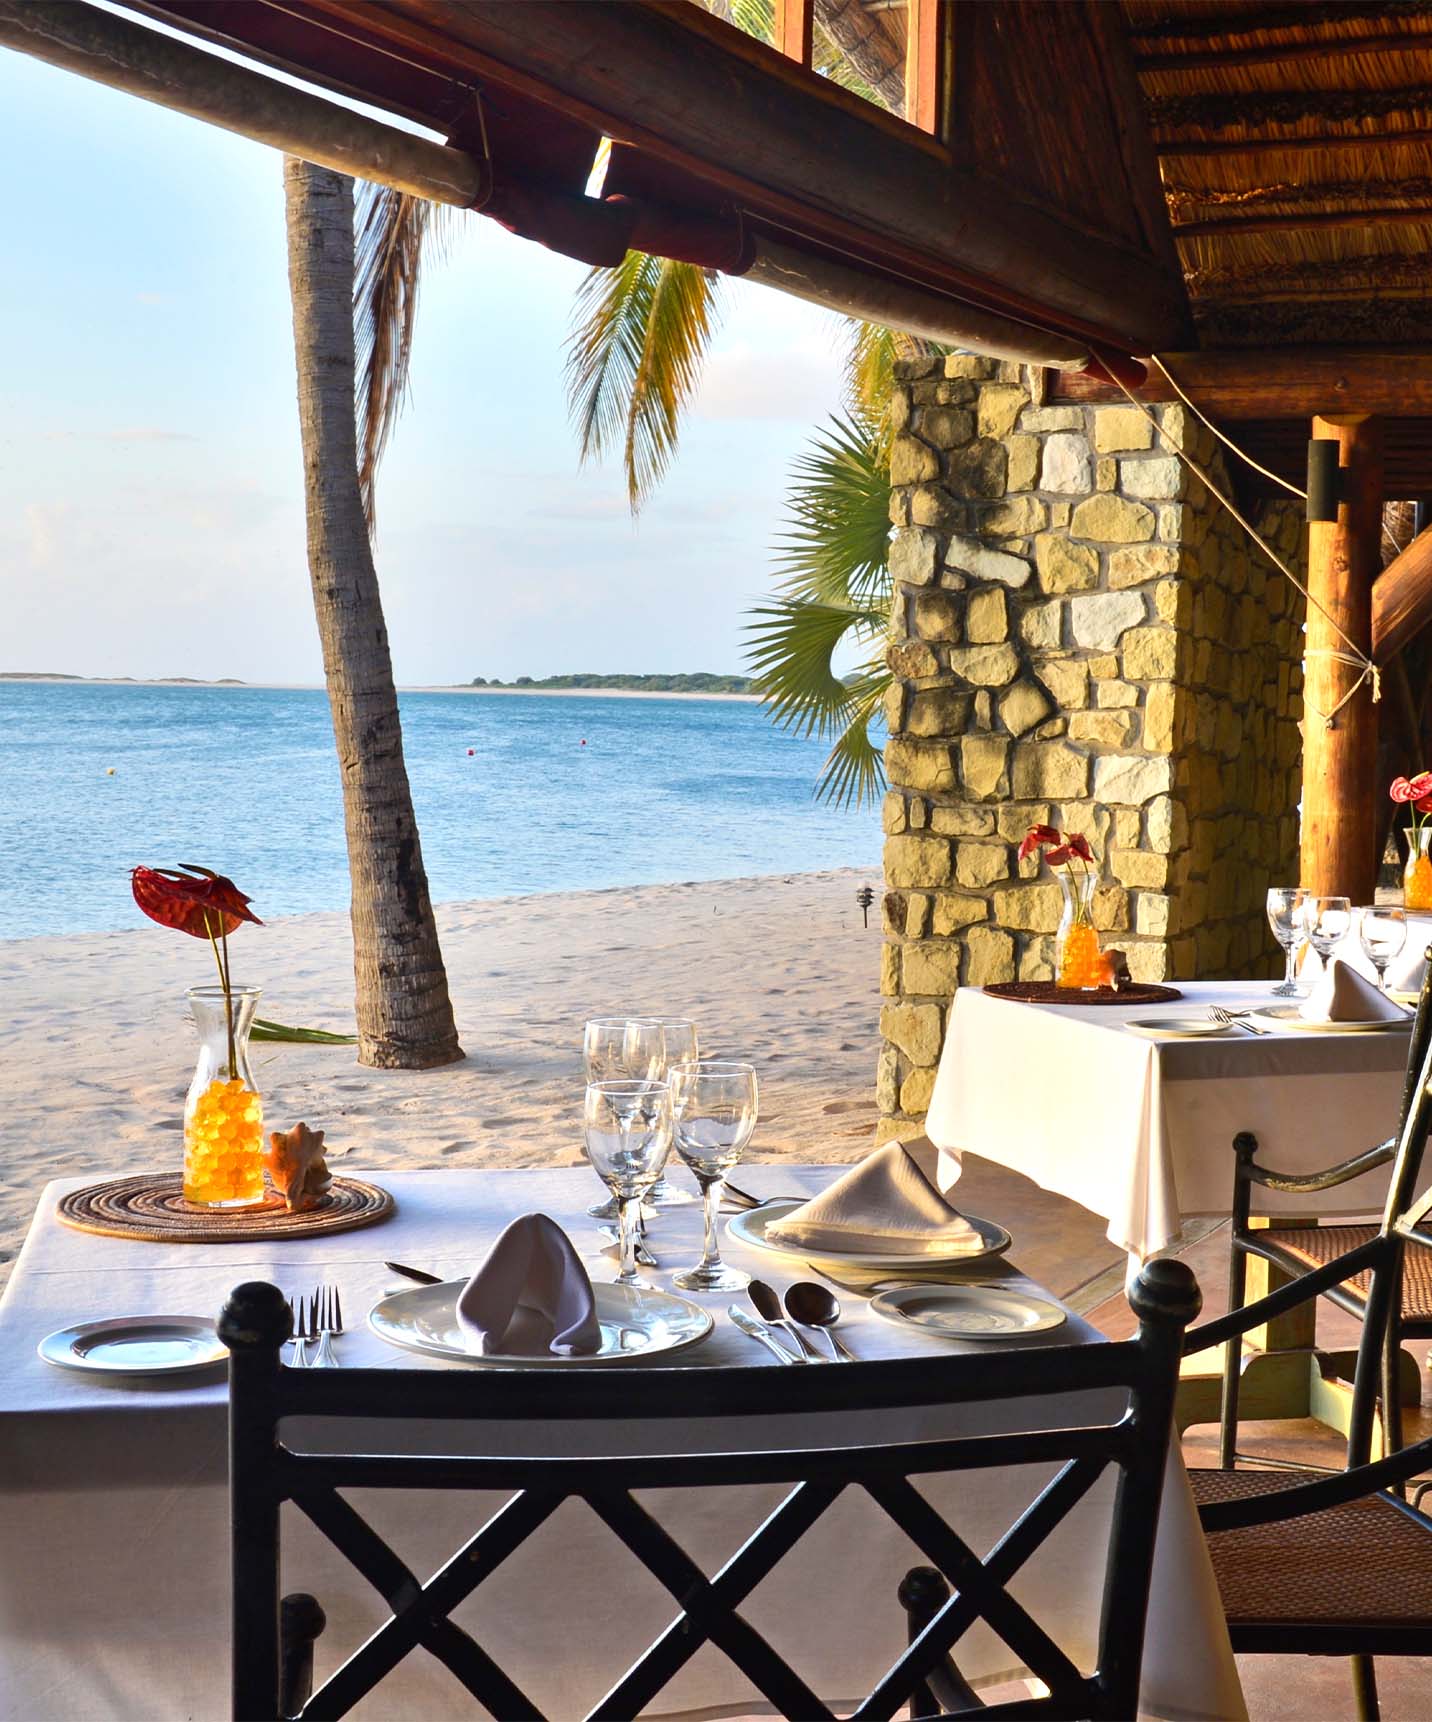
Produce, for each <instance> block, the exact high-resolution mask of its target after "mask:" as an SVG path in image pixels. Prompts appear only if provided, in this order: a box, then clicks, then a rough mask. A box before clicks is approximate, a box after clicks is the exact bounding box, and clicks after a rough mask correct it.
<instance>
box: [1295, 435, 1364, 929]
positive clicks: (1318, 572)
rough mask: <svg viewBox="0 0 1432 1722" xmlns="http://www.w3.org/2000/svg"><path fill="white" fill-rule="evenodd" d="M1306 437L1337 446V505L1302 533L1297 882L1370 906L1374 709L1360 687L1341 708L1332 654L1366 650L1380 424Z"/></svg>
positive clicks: (1351, 667)
mask: <svg viewBox="0 0 1432 1722" xmlns="http://www.w3.org/2000/svg"><path fill="white" fill-rule="evenodd" d="M1313 435H1314V436H1315V437H1328V438H1331V439H1333V440H1334V441H1336V442H1337V444H1338V459H1339V466H1340V468H1341V480H1342V503H1341V506H1340V507H1339V509H1338V517H1337V519H1336V520H1334V521H1314V522H1313V523H1312V525H1311V526H1310V527H1309V528H1308V591H1309V593H1310V594H1311V596H1312V598H1313V599H1314V600H1315V602H1314V603H1312V604H1310V605H1309V606H1308V625H1307V634H1306V643H1305V647H1304V652H1305V660H1304V671H1303V842H1302V884H1303V886H1304V887H1305V888H1306V889H1307V890H1309V891H1315V892H1318V893H1319V894H1325V895H1326V894H1330V895H1338V896H1346V897H1351V898H1352V900H1353V902H1354V903H1370V902H1371V901H1372V895H1373V890H1374V887H1375V886H1376V884H1377V834H1378V829H1379V827H1378V819H1377V803H1378V794H1379V786H1378V783H1377V708H1376V706H1374V704H1373V701H1372V688H1371V686H1370V685H1369V684H1368V683H1367V682H1363V684H1362V686H1361V687H1360V688H1358V690H1357V692H1356V693H1355V694H1353V695H1352V697H1351V698H1350V699H1347V701H1346V704H1342V705H1339V702H1340V701H1342V700H1344V698H1345V696H1346V695H1347V693H1348V690H1349V689H1350V688H1351V687H1352V686H1353V684H1354V683H1355V682H1356V681H1357V679H1358V676H1359V674H1360V671H1359V669H1358V667H1357V666H1356V664H1352V663H1345V662H1343V660H1342V658H1340V657H1337V656H1333V655H1332V654H1334V653H1347V652H1348V651H1349V646H1348V641H1349V640H1350V641H1351V642H1352V645H1353V647H1354V648H1356V650H1357V651H1359V652H1370V651H1371V649H1372V583H1373V581H1374V580H1375V579H1376V577H1377V573H1378V568H1379V564H1380V561H1381V558H1380V555H1379V543H1380V540H1381V535H1382V422H1381V420H1380V419H1377V418H1371V417H1369V418H1359V417H1342V416H1339V417H1337V418H1315V419H1314V420H1313ZM1318 606H1321V609H1320V608H1319V607H1318ZM1324 612H1326V614H1324ZM1334 623H1335V624H1336V627H1335V626H1334ZM1339 630H1341V632H1339ZM1344 635H1346V636H1347V638H1346V639H1345V638H1344V637H1343V636H1344ZM1334 708H1337V710H1336V715H1335V716H1333V717H1332V718H1331V721H1329V714H1330V713H1332V712H1333V711H1334Z"/></svg>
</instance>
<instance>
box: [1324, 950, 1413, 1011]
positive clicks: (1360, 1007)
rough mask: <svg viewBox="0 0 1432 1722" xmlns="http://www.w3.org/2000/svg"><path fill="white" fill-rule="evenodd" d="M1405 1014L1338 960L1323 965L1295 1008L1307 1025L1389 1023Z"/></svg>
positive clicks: (1372, 983) (1365, 979)
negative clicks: (1311, 986)
mask: <svg viewBox="0 0 1432 1722" xmlns="http://www.w3.org/2000/svg"><path fill="white" fill-rule="evenodd" d="M1407 1014H1408V1013H1407V1012H1406V1011H1405V1010H1404V1009H1403V1008H1402V1006H1401V1005H1400V1004H1398V1003H1397V1002H1396V1001H1395V1000H1394V999H1390V998H1388V997H1387V995H1386V994H1385V993H1384V992H1383V991H1382V990H1381V988H1380V987H1379V986H1378V985H1377V983H1376V982H1375V981H1370V980H1368V978H1367V976H1366V975H1360V974H1359V973H1358V972H1357V970H1356V969H1355V968H1353V967H1351V965H1350V964H1348V963H1345V962H1343V961H1342V959H1341V958H1339V957H1334V958H1333V959H1332V961H1331V962H1330V963H1328V964H1327V966H1326V967H1325V968H1324V969H1323V972H1322V974H1321V975H1319V976H1318V979H1317V981H1316V982H1315V983H1314V986H1313V990H1312V991H1311V992H1310V993H1309V994H1308V996H1307V998H1305V999H1304V1000H1303V1002H1302V1004H1301V1005H1300V1006H1299V1007H1298V1015H1299V1016H1300V1017H1302V1018H1304V1019H1305V1021H1307V1022H1392V1021H1400V1020H1401V1019H1402V1018H1404V1017H1406V1016H1407Z"/></svg>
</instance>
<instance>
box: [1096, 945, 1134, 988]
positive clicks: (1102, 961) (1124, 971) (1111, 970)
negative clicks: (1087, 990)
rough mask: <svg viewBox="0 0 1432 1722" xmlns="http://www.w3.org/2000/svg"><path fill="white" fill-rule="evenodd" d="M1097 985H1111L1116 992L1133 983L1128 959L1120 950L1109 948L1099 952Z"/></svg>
mask: <svg viewBox="0 0 1432 1722" xmlns="http://www.w3.org/2000/svg"><path fill="white" fill-rule="evenodd" d="M1099 971H1100V972H1099V985H1100V986H1104V987H1112V988H1113V989H1114V991H1115V992H1116V993H1121V992H1123V990H1124V988H1125V987H1127V986H1131V985H1132V984H1133V976H1132V975H1130V973H1129V959H1128V958H1127V957H1126V956H1125V955H1124V953H1123V952H1122V951H1116V950H1110V951H1104V952H1101V954H1100V957H1099Z"/></svg>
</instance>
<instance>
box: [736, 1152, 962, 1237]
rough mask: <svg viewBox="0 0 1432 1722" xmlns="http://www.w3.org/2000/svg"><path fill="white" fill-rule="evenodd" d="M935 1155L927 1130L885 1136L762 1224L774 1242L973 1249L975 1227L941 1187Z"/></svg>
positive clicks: (937, 1159) (938, 1162) (937, 1156)
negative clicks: (908, 1137)
mask: <svg viewBox="0 0 1432 1722" xmlns="http://www.w3.org/2000/svg"><path fill="white" fill-rule="evenodd" d="M940 1186H941V1178H940V1155H939V1150H938V1149H937V1148H936V1147H935V1145H934V1143H933V1142H931V1141H930V1139H929V1138H928V1137H926V1136H918V1137H916V1138H914V1140H913V1141H910V1142H887V1143H886V1144H885V1146H884V1147H883V1148H877V1149H876V1150H875V1152H874V1153H873V1154H869V1155H867V1156H866V1158H865V1159H864V1160H861V1161H858V1162H857V1163H856V1164H855V1165H854V1166H852V1167H851V1169H850V1170H849V1171H848V1172H846V1173H845V1174H843V1176H841V1177H839V1178H837V1179H836V1181H835V1182H834V1183H833V1184H831V1185H829V1186H828V1187H827V1188H826V1189H824V1190H822V1191H821V1193H820V1195H818V1196H813V1197H812V1198H811V1200H810V1201H809V1202H805V1203H803V1204H802V1205H801V1206H800V1207H799V1208H796V1209H794V1210H793V1211H792V1212H791V1213H789V1214H785V1215H783V1216H782V1217H781V1218H780V1219H779V1220H775V1221H773V1222H772V1223H771V1224H770V1225H768V1226H767V1227H766V1236H767V1237H768V1238H770V1239H771V1240H772V1241H773V1242H774V1243H778V1244H786V1245H789V1246H790V1247H791V1248H792V1249H802V1250H819V1249H828V1250H839V1251H854V1252H857V1253H866V1254H870V1255H882V1254H884V1255H897V1254H899V1255H909V1256H920V1255H929V1256H957V1255H966V1254H968V1255H974V1254H976V1253H978V1252H979V1251H981V1250H983V1249H984V1247H985V1243H984V1239H983V1237H982V1236H981V1235H980V1233H979V1232H978V1231H977V1230H976V1229H975V1228H974V1227H973V1226H972V1225H971V1224H970V1223H969V1221H968V1220H967V1219H966V1218H965V1217H964V1215H963V1214H961V1213H960V1212H959V1210H958V1209H957V1208H954V1207H952V1206H951V1205H950V1203H949V1202H947V1201H946V1200H945V1197H944V1194H943V1192H942V1190H941V1187H940Z"/></svg>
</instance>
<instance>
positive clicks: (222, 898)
mask: <svg viewBox="0 0 1432 1722" xmlns="http://www.w3.org/2000/svg"><path fill="white" fill-rule="evenodd" d="M182 865H183V867H184V869H185V870H184V872H182V873H180V872H178V871H176V870H175V869H174V868H172V867H135V868H134V869H133V870H132V871H131V873H130V876H129V879H130V887H131V889H132V890H133V892H134V900H135V902H136V903H137V904H138V905H139V907H140V908H141V909H142V910H143V911H144V913H145V914H146V915H148V917H149V918H150V920H151V921H157V922H158V923H159V925H160V926H161V927H173V928H174V929H175V930H176V931H177V932H180V933H188V934H190V935H191V936H192V937H193V938H196V939H207V938H209V937H210V936H211V934H212V936H213V937H215V938H218V937H220V936H221V935H223V934H226V933H233V932H237V931H238V929H239V927H240V926H242V925H243V923H244V922H245V921H252V922H253V924H254V925H255V926H256V927H261V926H262V925H263V922H262V921H261V920H259V918H258V916H257V915H255V914H253V913H252V912H251V911H250V909H249V899H248V898H247V897H246V896H245V895H244V894H243V892H242V891H241V890H240V889H239V888H238V886H237V885H236V884H235V883H234V882H233V880H232V879H226V878H225V877H224V876H223V874H222V873H215V872H214V871H213V870H212V868H209V867H196V866H194V864H193V863H192V862H190V861H185V862H183V863H182Z"/></svg>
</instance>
